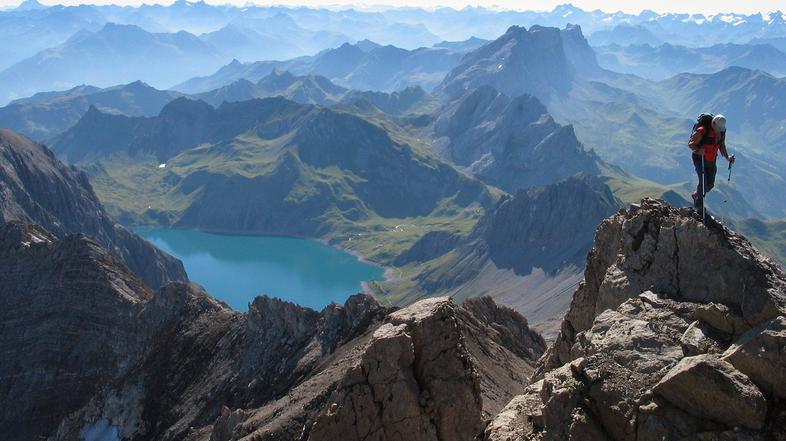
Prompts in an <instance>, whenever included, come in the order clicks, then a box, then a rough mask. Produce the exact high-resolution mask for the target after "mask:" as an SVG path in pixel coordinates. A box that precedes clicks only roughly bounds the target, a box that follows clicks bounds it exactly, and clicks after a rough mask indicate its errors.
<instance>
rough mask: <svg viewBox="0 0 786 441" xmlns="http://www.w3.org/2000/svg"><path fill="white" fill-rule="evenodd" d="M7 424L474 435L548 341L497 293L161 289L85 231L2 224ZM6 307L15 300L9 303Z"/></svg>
mask: <svg viewBox="0 0 786 441" xmlns="http://www.w3.org/2000/svg"><path fill="white" fill-rule="evenodd" d="M0 264H1V265H0V286H3V289H2V290H0V301H2V302H3V305H4V308H2V311H4V312H0V329H2V330H3V332H2V333H0V353H2V354H3V363H2V365H0V392H2V397H3V398H2V401H1V402H0V404H2V406H3V408H4V409H9V411H8V412H4V413H3V415H2V416H0V431H2V433H4V434H5V435H4V437H5V438H4V439H9V440H11V441H16V440H27V439H37V438H39V437H44V438H46V437H49V439H53V440H78V439H82V437H83V435H82V433H83V431H84V430H85V428H87V427H94V426H95V427H99V426H100V427H104V426H106V427H107V428H109V429H111V430H116V431H117V433H118V436H119V437H120V438H121V439H160V440H213V441H225V440H234V439H241V438H244V437H248V438H246V439H271V440H272V439H314V440H318V439H320V440H321V439H422V440H436V439H456V440H460V439H467V440H470V439H473V438H474V437H475V436H477V435H479V434H480V433H481V432H482V430H483V427H484V426H485V423H486V422H487V421H488V419H489V418H490V417H491V416H492V415H495V414H496V413H497V412H499V410H500V409H502V407H503V406H504V405H505V404H506V403H507V402H508V401H509V400H510V399H511V398H512V397H513V395H514V394H515V393H516V392H521V391H523V390H524V388H525V386H526V384H527V383H528V381H529V376H530V374H531V373H532V372H533V369H534V365H535V363H536V361H537V359H538V358H539V357H540V356H541V355H542V353H543V351H544V350H545V343H544V342H543V339H542V338H541V337H540V336H539V335H538V334H536V333H534V332H532V331H531V330H529V328H528V327H527V325H526V321H525V320H524V319H523V317H521V315H519V314H518V313H516V312H514V311H512V310H510V309H507V308H504V307H498V306H497V305H496V304H494V302H493V301H492V300H490V299H478V300H474V301H472V302H469V303H467V304H466V305H464V306H461V305H457V304H456V303H454V302H453V301H451V300H450V299H449V298H436V299H429V300H424V301H422V302H419V303H416V304H414V305H412V306H410V307H408V308H405V309H401V310H398V311H391V310H389V309H387V308H384V307H382V306H380V305H379V304H378V303H377V302H376V301H374V300H373V299H372V298H371V297H369V296H365V295H356V296H352V297H350V298H349V299H348V300H347V301H346V303H345V304H344V305H330V306H328V307H326V308H325V309H323V310H322V311H320V312H317V311H313V310H310V309H307V308H302V307H299V306H297V305H294V304H291V303H287V302H284V301H281V300H278V299H272V298H268V297H259V298H257V299H256V300H255V301H254V302H253V303H252V304H251V306H250V308H249V312H248V313H245V314H244V313H238V312H236V311H232V310H231V309H229V308H228V307H227V306H226V305H224V304H222V303H220V302H218V301H216V300H214V299H212V298H211V297H210V296H209V295H207V294H206V293H204V292H203V291H201V290H200V289H199V288H198V287H196V286H192V285H186V284H177V283H174V284H170V285H167V286H166V287H164V288H162V289H160V290H159V291H153V290H151V289H149V288H148V287H147V285H146V284H145V283H144V282H142V281H141V279H139V278H138V277H137V276H135V275H134V274H133V273H131V272H130V271H129V270H128V269H126V267H125V266H124V265H123V263H122V262H121V261H120V260H119V259H117V258H115V257H114V256H113V255H112V254H110V253H108V252H107V251H106V250H104V249H103V248H101V246H100V245H99V244H98V243H97V242H95V241H93V240H91V239H89V238H88V237H86V236H82V235H76V236H74V235H72V236H66V237H65V238H63V239H57V238H56V237H55V236H53V235H51V234H49V233H48V232H46V231H45V230H44V229H43V228H40V227H37V226H33V225H28V224H21V223H10V224H6V225H5V226H4V227H3V228H2V229H0ZM6 306H7V307H6Z"/></svg>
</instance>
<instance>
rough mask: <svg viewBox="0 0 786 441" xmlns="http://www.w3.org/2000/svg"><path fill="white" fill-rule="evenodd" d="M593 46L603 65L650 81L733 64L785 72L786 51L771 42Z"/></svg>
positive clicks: (779, 72) (703, 71)
mask: <svg viewBox="0 0 786 441" xmlns="http://www.w3.org/2000/svg"><path fill="white" fill-rule="evenodd" d="M594 49H595V52H597V54H598V62H599V63H600V64H601V65H602V66H603V67H604V68H606V69H609V70H613V71H615V72H620V73H628V74H635V75H638V76H640V77H643V78H648V79H651V80H665V79H667V78H669V77H672V76H674V75H678V74H680V73H684V72H690V73H698V74H709V73H715V72H718V71H720V70H723V69H726V68H729V67H732V66H738V67H744V68H747V69H752V70H762V71H765V72H770V73H772V74H776V75H779V76H783V75H786V53H784V52H782V51H780V50H778V49H776V48H775V47H773V46H771V45H769V44H755V45H754V44H731V43H726V44H718V45H714V46H710V47H699V48H692V47H685V46H673V45H670V44H662V45H656V46H650V45H648V44H639V45H637V44H631V43H624V45H616V44H615V45H610V46H595V47H594Z"/></svg>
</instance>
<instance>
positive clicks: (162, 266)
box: [0, 129, 188, 288]
mask: <svg viewBox="0 0 786 441" xmlns="http://www.w3.org/2000/svg"><path fill="white" fill-rule="evenodd" d="M12 220H16V221H22V222H34V223H37V224H40V225H41V226H43V227H44V228H45V229H46V230H48V231H49V232H51V233H52V234H54V235H55V236H58V237H63V236H65V235H66V234H71V233H85V234H87V235H89V236H91V237H93V238H94V239H95V240H96V241H98V243H100V244H101V245H102V246H104V247H105V248H106V249H107V250H109V251H111V252H112V253H114V254H115V255H116V256H117V257H119V258H121V259H122V260H123V261H124V262H125V264H126V265H128V267H129V268H131V270H132V271H134V272H135V273H137V274H139V275H140V276H141V277H142V279H144V281H145V282H146V283H147V284H148V285H150V286H152V287H154V288H157V287H159V286H161V285H164V284H166V283H168V282H172V281H188V278H187V276H186V272H185V270H184V269H183V265H182V263H180V261H179V260H177V259H175V258H174V257H172V256H170V255H168V254H166V253H164V252H162V251H161V250H159V249H158V248H156V247H154V246H153V245H151V244H150V243H148V242H147V241H146V240H144V239H142V238H141V237H139V236H137V235H135V234H134V233H131V232H130V231H128V230H126V229H125V228H123V227H122V226H120V225H118V224H116V223H115V222H114V221H113V220H112V219H111V218H109V216H108V215H107V214H106V212H105V211H104V208H103V207H102V206H101V203H100V202H99V201H98V198H97V197H96V195H95V193H94V192H93V188H92V187H91V186H90V183H89V182H88V180H87V176H86V175H85V174H84V173H82V172H79V171H77V170H76V169H74V168H72V167H68V166H66V165H64V164H63V163H61V162H60V161H58V160H57V159H56V158H55V157H54V155H53V154H52V152H50V151H49V150H48V149H47V148H46V147H44V146H43V145H41V144H37V143H35V142H33V141H30V140H29V139H27V138H25V137H24V136H21V135H18V134H16V133H14V132H11V131H9V130H4V129H0V224H2V223H4V222H9V221H12Z"/></svg>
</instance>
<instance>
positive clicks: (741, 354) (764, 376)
mask: <svg viewBox="0 0 786 441" xmlns="http://www.w3.org/2000/svg"><path fill="white" fill-rule="evenodd" d="M723 360H725V361H728V362H729V363H731V364H732V365H734V367H735V368H737V369H739V370H740V371H741V372H742V373H744V374H745V375H747V376H748V377H750V378H751V379H752V380H753V381H754V382H755V383H756V384H758V385H759V387H761V388H762V390H763V391H764V392H766V393H768V394H770V395H774V396H776V397H778V398H779V399H781V400H784V399H786V317H784V316H780V317H777V318H774V319H772V320H770V321H769V322H767V323H765V324H763V325H761V326H759V327H757V328H754V329H751V330H750V331H748V332H747V333H745V334H744V335H743V336H742V337H740V338H739V339H738V340H737V341H735V342H734V344H733V345H731V347H729V349H728V350H727V351H726V352H725V353H724V354H723Z"/></svg>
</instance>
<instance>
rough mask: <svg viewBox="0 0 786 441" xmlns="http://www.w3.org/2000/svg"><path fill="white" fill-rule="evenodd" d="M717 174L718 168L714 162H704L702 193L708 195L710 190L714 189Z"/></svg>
mask: <svg viewBox="0 0 786 441" xmlns="http://www.w3.org/2000/svg"><path fill="white" fill-rule="evenodd" d="M717 172H718V167H717V165H716V164H715V161H705V162H704V179H705V181H704V185H705V190H704V193H705V194H706V193H709V192H710V190H712V189H713V187H715V174H716V173H717Z"/></svg>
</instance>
